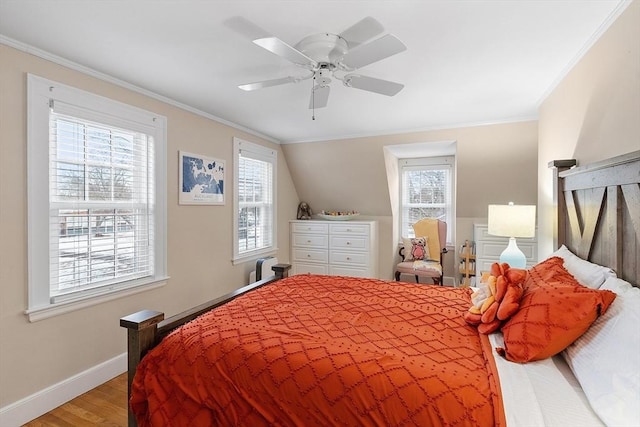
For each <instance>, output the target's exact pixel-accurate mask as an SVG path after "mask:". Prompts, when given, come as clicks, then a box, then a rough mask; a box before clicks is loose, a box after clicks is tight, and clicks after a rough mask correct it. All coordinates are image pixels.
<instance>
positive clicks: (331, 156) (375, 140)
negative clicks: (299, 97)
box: [283, 121, 538, 279]
mask: <svg viewBox="0 0 640 427" xmlns="http://www.w3.org/2000/svg"><path fill="white" fill-rule="evenodd" d="M537 132H538V129H537V122H535V121H529V122H520V123H508V124H497V125H486V126H474V127H465V128H457V129H444V130H433V131H424V132H415V133H406V134H398V135H385V136H376V137H367V138H358V139H349V140H337V141H325V142H311V143H300V144H287V145H284V146H283V151H284V154H285V157H286V158H287V164H288V165H289V168H290V170H291V176H292V177H293V181H294V182H295V185H296V189H297V190H298V195H299V196H300V199H301V200H304V201H306V202H308V203H309V204H310V205H311V207H312V208H313V209H314V211H316V212H317V211H320V210H322V209H343V210H344V209H353V210H357V211H358V212H360V213H361V214H362V215H366V216H368V217H371V218H372V219H377V220H379V221H380V227H379V228H380V239H379V241H380V248H379V251H380V252H379V260H380V277H381V278H382V279H391V278H392V277H393V268H394V266H395V263H396V262H397V257H396V249H397V242H398V237H399V236H397V235H394V234H397V231H394V224H393V222H394V220H393V215H392V209H393V207H392V203H391V202H390V196H389V194H390V191H389V182H388V177H387V170H392V168H390V167H388V165H387V164H385V155H386V156H387V163H388V162H389V160H388V159H389V156H390V154H389V153H388V152H387V153H386V154H385V150H384V147H385V146H389V145H395V144H411V143H429V142H441V141H456V146H457V152H456V163H457V178H456V186H457V195H456V217H457V220H456V246H459V245H460V244H462V243H463V242H464V240H465V239H470V240H471V239H472V238H473V223H474V222H476V221H485V220H486V217H487V205H488V204H489V203H506V202H508V201H514V202H516V203H526V204H535V203H536V174H537V164H538V163H537V142H538V134H537ZM427 154H428V153H427ZM391 179H393V177H391ZM392 186H393V184H392ZM394 200H395V199H394ZM447 259H448V261H449V263H448V264H449V266H448V268H447V269H446V272H445V273H446V275H448V276H452V275H454V273H453V269H454V261H455V256H453V255H451V256H448V257H447Z"/></svg>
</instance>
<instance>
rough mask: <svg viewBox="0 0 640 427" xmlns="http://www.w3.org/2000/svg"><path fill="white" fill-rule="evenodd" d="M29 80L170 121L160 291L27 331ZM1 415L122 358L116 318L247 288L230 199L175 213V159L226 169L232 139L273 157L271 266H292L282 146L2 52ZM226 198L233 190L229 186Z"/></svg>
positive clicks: (290, 197) (170, 310) (291, 210)
mask: <svg viewBox="0 0 640 427" xmlns="http://www.w3.org/2000/svg"><path fill="white" fill-rule="evenodd" d="M26 73H33V74H37V75H39V76H42V77H45V78H48V79H51V80H54V81H58V82H60V83H64V84H67V85H71V86H75V87H78V88H80V89H84V90H88V91H91V92H93V93H96V94H99V95H103V96H107V97H109V98H112V99H115V100H118V101H122V102H126V103H128V104H131V105H134V106H137V107H140V108H144V109H147V110H150V111H153V112H156V113H158V114H161V115H164V116H166V117H167V119H168V120H167V122H168V125H167V135H168V137H167V146H168V155H167V158H168V170H167V176H168V182H167V186H168V260H169V261H168V270H169V275H170V276H171V279H170V280H169V281H168V283H167V285H166V286H164V287H162V288H159V289H155V290H151V291H146V292H143V293H140V294H137V295H134V296H130V297H127V298H120V299H117V300H114V301H111V302H106V303H103V304H100V305H96V306H93V307H89V308H85V309H81V310H78V311H74V312H72V313H68V314H65V315H60V316H57V317H53V318H50V319H45V320H42V321H39V322H35V323H29V322H28V320H27V318H26V316H25V314H24V310H25V309H26V307H27V247H26V243H27V222H26V221H27V201H26V200H27V198H26V196H27V186H26V178H27V172H26V165H27V160H26V152H27V148H26V144H27V139H26V128H27V126H26V90H27V86H26ZM0 84H1V88H0V126H1V132H0V136H1V138H2V140H1V151H0V153H1V157H0V224H1V227H2V234H1V243H0V408H2V407H4V406H6V405H8V404H10V403H13V402H15V401H17V400H19V399H21V398H24V397H26V396H29V395H31V394H33V393H35V392H37V391H39V390H42V389H44V388H46V387H48V386H51V385H53V384H56V383H58V382H60V381H62V380H65V379H67V378H69V377H71V376H73V375H75V374H77V373H79V372H82V371H84V370H86V369H89V368H91V367H93V366H95V365H97V364H99V363H101V362H104V361H106V360H109V359H111V358H113V357H115V356H117V355H120V354H122V353H124V352H125V351H126V334H125V330H124V329H122V328H120V327H119V325H118V319H119V318H120V317H122V316H124V315H127V314H130V313H132V312H134V311H137V310H140V309H143V308H150V309H155V310H159V311H164V312H165V313H167V314H168V315H172V314H175V313H177V312H179V311H182V310H184V309H186V308H189V307H191V306H194V305H196V304H199V303H202V302H203V301H206V300H208V299H211V298H214V297H216V296H219V295H221V294H223V293H226V292H228V291H230V290H232V289H234V288H236V287H238V286H240V285H241V284H242V283H246V281H247V280H248V273H249V271H250V270H251V269H252V268H253V264H252V263H246V264H242V265H237V266H232V264H231V254H232V227H231V224H232V206H233V204H232V203H233V202H232V200H233V199H232V193H227V199H226V205H225V206H178V204H177V200H178V194H177V178H178V157H177V156H178V150H186V151H190V152H194V153H199V154H205V155H211V156H213V157H218V158H221V159H225V160H226V161H227V176H226V179H227V181H228V182H232V181H231V180H232V178H233V168H232V165H233V163H232V162H233V156H232V147H233V144H232V138H233V137H234V136H237V137H241V138H243V139H246V140H249V141H253V142H257V143H261V144H264V145H267V146H269V147H272V148H275V149H276V150H278V151H279V153H278V157H279V163H278V182H277V185H278V197H279V199H278V242H279V246H280V251H279V253H278V257H279V259H280V260H282V261H288V259H289V251H288V247H289V234H288V220H289V219H292V218H295V213H296V207H297V204H298V196H297V194H296V189H295V187H294V186H293V182H292V180H291V176H290V174H289V170H288V168H287V164H286V162H285V161H284V156H283V155H282V152H281V151H280V146H279V145H277V144H272V143H269V142H267V141H264V140H260V139H259V138H256V137H255V136H253V135H250V134H247V133H245V132H241V131H238V130H236V129H233V128H231V127H229V126H226V125H223V124H220V123H217V122H215V121H213V120H210V119H208V118H204V117H202V116H198V115H196V114H193V113H190V112H187V111H185V110H182V109H179V108H176V107H173V106H170V105H168V104H165V103H163V102H160V101H157V100H154V99H151V98H149V97H146V96H143V95H140V94H138V93H135V92H132V91H130V90H127V89H124V88H122V87H118V86H115V85H113V84H110V83H107V82H105V81H101V80H97V79H95V78H93V77H89V76H87V75H83V74H81V73H79V72H76V71H72V70H69V69H67V68H64V67H62V66H59V65H55V64H53V63H51V62H48V61H45V60H43V59H40V58H37V57H35V56H32V55H29V54H26V53H23V52H20V51H17V50H15V49H12V48H10V47H7V46H5V45H0ZM226 188H227V191H230V190H231V189H232V188H233V187H232V186H230V185H227V186H226Z"/></svg>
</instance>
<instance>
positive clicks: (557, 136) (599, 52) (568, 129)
mask: <svg viewBox="0 0 640 427" xmlns="http://www.w3.org/2000/svg"><path fill="white" fill-rule="evenodd" d="M539 134H540V136H539V137H540V141H539V147H538V159H539V160H538V164H539V166H538V203H539V211H540V212H541V213H542V215H540V216H539V221H538V228H539V230H540V240H539V244H538V254H539V256H545V255H546V254H549V253H551V252H552V251H553V249H554V248H553V221H552V214H553V205H552V192H551V187H552V182H551V178H552V175H551V171H550V170H549V169H548V167H547V165H548V163H549V162H550V161H552V160H557V159H574V158H575V159H577V160H578V164H579V165H585V164H588V163H591V162H594V161H597V160H603V159H606V158H609V157H613V156H616V155H620V154H625V153H628V152H631V151H635V150H639V149H640V1H638V0H635V1H634V2H633V3H631V5H629V6H628V7H627V9H626V10H624V12H623V13H622V15H621V16H620V17H619V18H618V19H617V20H616V21H615V22H614V23H613V24H612V25H611V27H609V29H608V30H607V31H606V32H605V33H604V34H603V35H602V37H600V39H598V41H597V42H596V43H595V44H594V45H593V46H592V48H591V49H590V50H589V51H588V52H587V53H586V55H585V56H584V57H583V58H582V59H581V60H580V61H579V62H578V63H577V64H576V65H575V67H574V68H573V69H572V70H571V71H570V72H569V73H568V75H567V76H566V77H565V78H564V79H563V80H562V81H561V82H560V84H559V85H558V86H557V87H556V88H555V90H554V91H553V92H552V93H551V94H550V95H549V96H548V97H547V99H546V100H545V101H544V102H543V103H542V105H541V107H540V117H539Z"/></svg>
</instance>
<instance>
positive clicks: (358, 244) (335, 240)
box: [329, 236, 369, 251]
mask: <svg viewBox="0 0 640 427" xmlns="http://www.w3.org/2000/svg"><path fill="white" fill-rule="evenodd" d="M329 248H331V249H343V250H354V251H368V250H369V236H331V240H330V241H329Z"/></svg>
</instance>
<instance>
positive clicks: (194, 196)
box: [178, 151, 224, 205]
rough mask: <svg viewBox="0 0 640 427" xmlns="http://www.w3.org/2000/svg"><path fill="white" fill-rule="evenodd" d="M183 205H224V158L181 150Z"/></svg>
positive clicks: (180, 179)
mask: <svg viewBox="0 0 640 427" xmlns="http://www.w3.org/2000/svg"><path fill="white" fill-rule="evenodd" d="M179 162H180V163H179V175H180V176H179V185H180V188H179V193H178V194H179V196H178V203H179V204H181V205H224V160H220V159H215V158H213V157H207V156H201V155H199V154H193V153H187V152H185V151H180V152H179Z"/></svg>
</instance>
